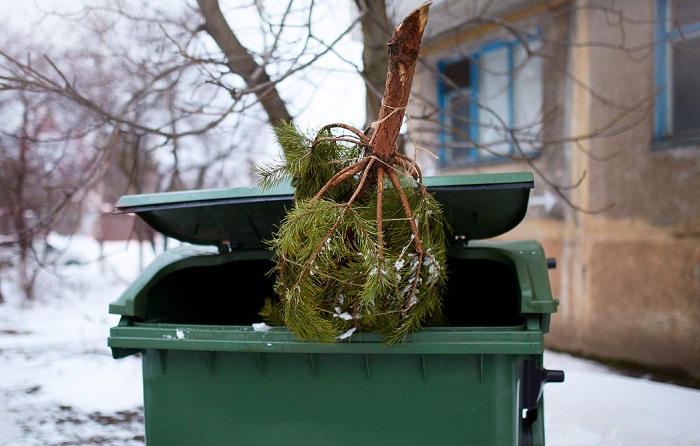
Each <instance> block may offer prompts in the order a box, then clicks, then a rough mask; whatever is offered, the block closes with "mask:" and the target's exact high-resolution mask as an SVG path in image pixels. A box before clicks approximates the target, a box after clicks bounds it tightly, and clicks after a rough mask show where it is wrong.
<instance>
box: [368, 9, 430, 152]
mask: <svg viewBox="0 0 700 446" xmlns="http://www.w3.org/2000/svg"><path fill="white" fill-rule="evenodd" d="M429 7H430V3H425V4H423V6H421V7H420V8H418V9H416V10H414V11H413V12H412V13H411V14H410V15H409V16H408V17H406V18H405V19H404V21H403V22H401V23H400V24H399V26H397V27H396V29H394V35H393V36H392V37H391V40H390V41H389V43H388V44H387V46H388V47H389V66H388V69H387V75H386V84H385V86H384V97H383V99H382V106H381V109H380V111H379V118H378V119H377V121H376V122H375V123H374V124H373V126H374V133H373V134H372V138H371V139H370V146H371V147H372V150H373V152H374V155H376V156H377V157H378V158H379V159H381V160H382V161H385V162H387V161H390V159H391V157H392V156H393V155H394V154H395V153H396V150H397V145H396V141H397V139H398V137H399V131H400V130H401V124H402V122H403V117H404V114H405V112H406V106H407V105H408V98H409V96H410V94H411V84H412V83H413V74H414V72H415V69H416V61H417V59H418V53H419V52H420V43H421V40H422V39H423V31H424V30H425V25H426V23H427V21H428V8H429Z"/></svg>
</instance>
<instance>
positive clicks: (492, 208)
mask: <svg viewBox="0 0 700 446" xmlns="http://www.w3.org/2000/svg"><path fill="white" fill-rule="evenodd" d="M426 186H427V187H428V189H429V190H430V191H431V192H432V193H434V194H435V195H436V197H437V198H438V200H439V201H440V202H441V203H442V204H443V206H444V211H445V215H446V217H447V218H448V220H449V222H450V224H451V226H452V233H453V234H454V237H453V240H454V241H453V243H452V245H451V247H450V249H449V256H448V262H449V263H448V269H449V276H448V292H447V294H446V296H445V297H444V312H445V315H446V317H447V319H449V326H444V327H428V328H425V329H422V330H421V331H419V332H416V333H413V334H411V335H409V336H408V338H407V339H406V341H405V342H404V343H401V344H398V345H392V346H386V345H384V344H382V342H381V341H382V337H381V335H376V334H371V333H361V332H356V333H355V334H353V335H352V336H351V337H350V338H349V339H347V340H346V341H343V342H339V343H337V344H331V345H327V344H316V343H308V342H302V341H298V340H296V339H295V338H294V336H293V335H292V334H291V332H290V331H289V330H288V329H287V328H285V327H274V328H271V329H268V330H260V329H259V326H258V325H256V323H258V322H260V321H261V318H260V316H258V314H257V313H258V311H259V310H260V309H261V307H262V304H263V301H264V299H265V298H267V297H272V296H273V292H272V284H273V280H274V279H273V278H272V277H270V275H269V274H268V273H269V271H270V269H271V268H272V261H271V252H270V251H268V250H267V249H266V248H265V245H264V241H265V240H269V239H270V238H271V236H272V233H273V231H274V230H275V228H276V225H277V224H279V222H280V220H281V219H282V218H283V217H284V213H285V208H288V207H289V206H291V203H292V190H291V189H290V188H286V187H280V188H277V189H274V190H271V191H267V192H264V193H263V192H261V191H260V190H259V189H256V188H237V189H228V190H213V191H198V192H178V193H167V194H154V195H135V196H127V197H123V198H122V199H121V200H120V201H119V202H118V204H117V212H133V213H136V214H137V215H139V216H140V217H141V218H143V219H144V220H145V221H146V222H147V223H149V224H150V225H151V226H152V227H153V228H154V229H156V230H158V231H160V232H161V233H163V234H165V235H167V236H169V237H174V238H177V239H179V240H182V241H185V242H189V243H190V244H192V246H182V247H178V248H176V249H172V250H169V251H166V252H165V253H163V254H162V255H160V256H159V257H157V258H156V259H155V260H154V262H153V263H152V264H151V265H149V266H148V267H147V268H146V269H145V270H144V272H143V273H142V274H141V275H140V276H139V277H138V278H137V279H136V280H135V281H134V282H133V283H132V284H131V285H130V286H129V287H128V289H127V290H126V291H125V292H124V293H123V294H122V296H121V297H120V298H119V299H118V300H117V301H116V302H114V303H113V304H111V306H110V312H111V313H114V314H119V315H121V316H122V317H121V320H120V322H119V324H118V326H116V327H114V328H112V329H111V333H110V337H109V341H108V343H109V346H110V347H111V348H112V351H113V356H114V357H115V358H121V357H124V356H128V355H131V354H135V353H141V354H142V355H143V359H142V361H143V386H144V400H145V401H144V411H145V423H146V439H147V444H148V445H149V446H159V445H164V446H176V445H209V446H213V445H227V446H228V445H237V444H240V445H252V444H281V445H296V444H303V445H324V446H325V445H358V444H361V445H427V444H439V445H443V446H445V445H508V446H512V445H542V444H544V416H543V410H544V403H543V397H542V387H543V384H544V383H546V382H548V381H563V372H557V371H547V370H544V369H543V367H542V354H543V349H544V345H543V339H544V335H545V333H547V331H548V329H549V320H550V316H551V313H553V312H555V311H556V308H557V303H558V302H557V301H556V300H554V299H552V296H551V291H550V284H549V279H548V273H547V261H546V259H545V255H544V253H543V250H542V247H541V246H540V245H539V244H538V243H537V242H535V241H521V242H495V241H488V242H487V241H477V240H481V239H487V238H492V237H495V236H497V235H500V234H502V233H504V232H506V231H508V230H510V229H511V228H513V227H515V226H516V225H517V224H518V223H519V222H520V221H521V220H522V218H523V217H524V215H525V212H526V210H527V203H528V198H529V192H530V189H531V188H532V187H533V177H532V175H531V174H530V173H517V174H495V175H474V176H451V177H435V178H428V179H426ZM200 245H201V246H200ZM212 247H214V248H212ZM265 328H267V327H265Z"/></svg>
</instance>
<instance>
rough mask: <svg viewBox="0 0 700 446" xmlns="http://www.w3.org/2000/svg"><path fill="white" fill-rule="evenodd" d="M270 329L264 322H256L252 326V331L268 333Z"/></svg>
mask: <svg viewBox="0 0 700 446" xmlns="http://www.w3.org/2000/svg"><path fill="white" fill-rule="evenodd" d="M271 328H272V327H270V326H269V325H267V324H266V323H265V322H258V323H256V324H253V331H262V332H265V331H270V329H271Z"/></svg>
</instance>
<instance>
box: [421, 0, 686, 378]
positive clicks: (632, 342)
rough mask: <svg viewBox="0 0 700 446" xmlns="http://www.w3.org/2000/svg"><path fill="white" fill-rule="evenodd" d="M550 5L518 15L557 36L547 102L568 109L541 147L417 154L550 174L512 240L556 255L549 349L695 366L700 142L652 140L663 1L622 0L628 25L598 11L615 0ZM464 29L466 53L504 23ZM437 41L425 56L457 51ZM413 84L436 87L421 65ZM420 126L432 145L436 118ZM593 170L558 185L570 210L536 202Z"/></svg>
mask: <svg viewBox="0 0 700 446" xmlns="http://www.w3.org/2000/svg"><path fill="white" fill-rule="evenodd" d="M550 3H551V2H550ZM555 3H556V5H555V6H556V8H554V9H542V8H541V6H537V5H535V6H532V5H531V4H528V5H526V6H527V8H529V11H530V12H531V13H530V14H527V13H526V12H527V11H525V12H523V11H521V13H520V15H519V16H518V18H519V20H520V22H519V23H521V24H527V23H528V22H531V21H538V23H540V26H542V32H543V35H544V36H547V37H550V38H548V39H545V40H546V41H548V42H549V43H545V46H544V48H543V53H545V54H546V59H545V65H544V79H545V85H546V88H545V92H544V95H545V98H544V104H545V105H544V108H545V110H555V109H556V110H559V113H558V114H556V117H555V118H553V119H551V120H549V121H547V123H546V125H545V132H544V136H543V139H545V140H546V141H547V144H545V147H544V149H543V151H542V153H541V155H540V157H539V158H537V159H536V160H535V161H534V162H533V163H532V164H531V165H528V164H525V163H517V162H505V163H500V164H492V165H481V166H472V167H470V168H466V169H465V168H462V169H451V168H449V167H448V168H438V167H437V166H436V165H435V164H434V163H432V162H431V161H430V159H429V158H428V157H424V158H422V159H421V162H423V163H424V164H426V165H428V166H429V167H427V168H424V169H425V170H428V171H429V172H431V173H433V174H449V173H481V172H493V171H522V170H533V169H535V170H539V171H541V172H542V173H543V175H544V176H537V180H536V189H535V190H534V191H533V194H532V196H533V197H534V198H535V200H533V201H535V203H534V205H531V207H530V211H529V214H528V217H527V218H526V220H525V222H523V223H522V224H521V225H520V226H519V227H518V228H516V229H515V230H513V231H511V233H509V234H507V235H505V236H504V237H505V238H516V239H517V238H534V239H537V240H539V241H541V242H542V243H543V244H544V246H545V248H546V251H547V254H548V256H552V257H556V258H557V260H558V268H557V269H556V270H554V271H552V272H551V273H550V275H551V279H552V285H553V290H554V293H555V296H557V297H558V298H559V299H560V307H559V312H558V314H556V315H554V316H553V318H552V327H551V334H550V335H549V336H548V337H547V343H548V345H549V346H550V347H552V348H557V349H561V350H567V351H571V352H575V353H579V354H584V355H590V356H596V357H600V358H607V359H611V360H623V361H629V362H634V363H638V364H641V365H647V366H653V367H658V368H665V369H669V370H677V371H681V372H683V373H687V374H690V375H692V376H695V377H700V195H698V193H697V191H698V190H700V146H698V145H686V146H677V147H672V148H666V149H659V148H654V144H653V106H654V99H655V93H656V91H655V83H654V63H655V61H654V47H653V45H651V42H653V41H654V26H653V25H654V20H655V9H654V8H655V5H656V2H655V1H653V0H644V1H639V0H623V1H619V2H616V3H615V8H616V9H617V10H620V11H622V12H623V16H624V18H625V20H624V21H622V22H620V21H616V18H615V17H616V16H614V15H610V13H609V11H607V12H606V11H604V9H605V8H597V6H600V5H602V6H607V7H609V5H610V4H609V2H593V1H591V2H589V1H574V2H555ZM543 18H546V19H543ZM618 18H619V17H618ZM469 32H470V33H471V34H470V35H469V38H468V39H466V40H464V39H463V40H460V41H459V42H460V43H459V45H460V50H463V49H464V48H468V47H469V45H475V46H478V45H479V44H480V42H483V41H488V40H489V39H493V38H496V37H498V35H499V33H502V32H503V30H498V29H485V30H484V31H483V32H482V33H478V32H476V31H474V30H473V29H472V30H470V31H469ZM453 41H457V40H453ZM567 41H568V42H569V44H568V45H562V44H561V42H567ZM553 42H556V43H553ZM583 42H596V43H595V44H593V45H582V44H581V43H583ZM575 43H577V44H575ZM432 44H433V47H428V49H427V51H425V55H424V57H425V61H426V62H427V65H428V66H433V67H434V66H436V63H437V61H439V60H440V59H441V58H444V57H447V56H448V55H449V54H450V51H455V50H456V49H455V48H454V47H453V48H452V49H450V47H447V46H445V45H444V44H443V45H440V44H438V43H437V42H433V43H432ZM429 45H430V42H429ZM431 48H433V49H431ZM562 68H565V70H562ZM414 88H415V90H416V91H417V92H418V95H419V96H423V97H426V98H427V97H430V98H431V99H432V98H434V97H435V96H436V94H437V92H436V89H435V81H434V80H433V79H432V77H431V76H429V75H428V73H427V72H426V71H418V77H417V80H416V84H415V87H414ZM699 88H700V85H699ZM414 102H416V101H415V100H414ZM418 103H419V101H418ZM417 111H418V110H416V112H417ZM414 128H418V131H417V133H419V137H417V138H416V139H418V140H419V141H422V142H421V144H423V146H424V147H427V148H432V151H435V150H436V149H435V147H436V145H435V144H432V145H431V144H430V138H433V141H434V135H435V132H436V131H437V130H436V128H435V127H432V128H431V126H430V125H423V126H418V125H414ZM421 132H422V133H421ZM572 136H573V137H576V138H575V139H574V140H568V141H567V137H569V138H570V137H572ZM431 163H432V164H431ZM584 175H585V178H584V181H583V182H582V183H581V184H580V185H579V186H578V187H577V188H575V189H573V190H571V191H563V190H562V191H561V192H562V193H563V194H564V196H565V197H566V198H567V199H568V200H570V201H571V202H572V203H573V204H574V207H572V206H570V205H567V204H566V203H565V200H563V199H561V198H556V199H553V200H554V201H555V202H556V204H555V205H554V206H551V204H550V206H547V207H546V206H542V205H541V203H542V200H541V199H537V197H543V196H544V194H545V191H546V193H548V194H550V197H551V196H552V195H556V193H555V191H554V190H553V188H552V187H550V186H548V185H547V183H548V182H549V183H553V184H554V183H563V184H572V183H575V182H577V180H578V179H579V178H581V177H582V176H584ZM575 207H579V208H581V209H576V208H575Z"/></svg>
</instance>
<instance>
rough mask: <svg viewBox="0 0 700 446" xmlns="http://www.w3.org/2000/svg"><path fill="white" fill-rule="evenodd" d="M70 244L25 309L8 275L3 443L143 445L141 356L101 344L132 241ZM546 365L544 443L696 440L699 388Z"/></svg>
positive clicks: (0, 390)
mask: <svg viewBox="0 0 700 446" xmlns="http://www.w3.org/2000/svg"><path fill="white" fill-rule="evenodd" d="M54 242H55V243H56V244H60V243H61V242H62V240H60V239H56V240H54ZM71 252H72V253H74V255H75V256H77V257H79V259H78V260H85V261H88V263H87V264H85V265H82V266H80V265H71V266H64V267H63V268H62V269H61V270H60V274H58V275H51V274H45V275H44V277H43V280H42V281H41V283H40V285H39V286H40V291H39V293H38V300H37V302H35V303H33V304H31V305H26V304H22V303H21V301H20V300H19V299H18V298H17V293H16V291H14V290H13V282H12V279H11V277H10V276H9V275H8V271H7V270H6V271H5V272H3V274H4V275H3V277H2V281H1V283H2V284H3V290H2V291H3V293H4V294H5V297H6V298H7V300H8V302H7V303H6V304H4V305H0V401H2V404H0V446H47V445H56V446H58V445H61V446H67V445H114V446H131V445H143V442H144V433H143V407H142V393H141V369H140V360H139V359H138V358H134V357H129V358H125V359H121V360H118V361H115V360H113V359H112V358H111V355H110V351H109V349H108V348H107V346H106V338H107V336H108V332H109V327H111V326H113V325H115V324H116V323H117V319H116V316H111V315H109V314H107V305H108V303H109V302H111V301H113V300H114V299H116V297H117V296H118V295H119V293H120V292H121V291H122V290H123V289H124V288H125V287H126V285H127V284H128V283H129V282H130V281H131V280H132V279H133V277H134V276H135V274H136V273H137V271H138V264H139V261H138V255H137V252H138V249H137V247H136V246H135V245H134V244H132V245H130V246H129V247H128V248H127V247H126V246H125V245H124V244H123V243H122V244H111V245H109V246H107V249H106V251H105V252H106V253H107V254H108V255H107V257H106V259H105V260H103V261H102V262H95V261H91V260H94V259H96V258H98V256H99V252H98V250H97V247H96V246H95V245H94V244H93V243H89V241H86V240H77V241H75V240H74V241H73V243H72V245H71ZM145 252H146V254H149V251H148V250H147V249H146V250H145ZM147 260H148V259H147ZM554 317H556V315H555V316H554ZM545 366H546V367H547V368H549V369H562V370H565V371H566V382H565V383H564V384H548V385H547V386H546V388H545V402H546V417H545V420H546V426H547V428H546V429H547V444H548V445H550V446H559V445H561V446H594V445H606V446H607V445H613V446H616V445H620V446H625V445H630V446H632V445H634V446H644V445H650V446H651V445H654V446H663V445H668V446H671V445H673V446H684V445H687V446H690V445H700V391H699V390H694V389H688V388H683V387H678V386H673V385H669V384H662V383H657V382H651V381H648V380H644V379H637V378H630V377H626V376H622V375H619V374H616V373H614V372H612V371H610V370H608V369H607V368H605V367H603V366H601V365H598V364H595V363H592V362H589V361H583V360H580V359H576V358H573V357H570V356H567V355H562V354H557V353H552V352H547V353H546V354H545Z"/></svg>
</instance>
